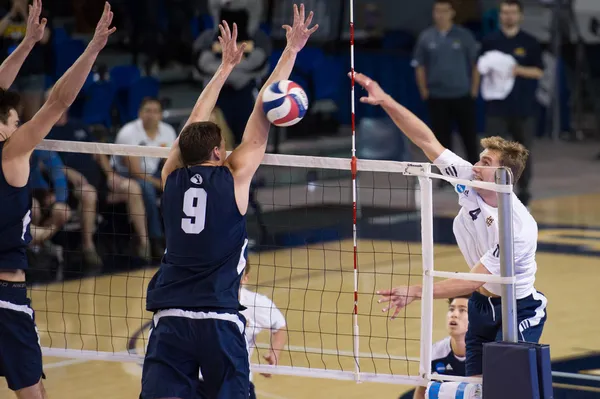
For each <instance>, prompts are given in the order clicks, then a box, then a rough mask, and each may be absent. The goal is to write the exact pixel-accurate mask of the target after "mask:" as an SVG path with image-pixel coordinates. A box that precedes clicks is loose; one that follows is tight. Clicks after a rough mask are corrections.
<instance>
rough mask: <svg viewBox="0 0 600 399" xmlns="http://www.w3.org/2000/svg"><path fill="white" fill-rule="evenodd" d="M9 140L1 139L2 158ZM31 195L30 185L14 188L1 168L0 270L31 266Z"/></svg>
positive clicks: (0, 156)
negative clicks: (29, 247)
mask: <svg viewBox="0 0 600 399" xmlns="http://www.w3.org/2000/svg"><path fill="white" fill-rule="evenodd" d="M5 143H6V142H5V141H2V142H0V159H2V150H3V149H4V144H5ZM30 223H31V194H30V192H29V187H28V185H25V187H13V186H11V185H10V184H8V182H7V181H6V178H5V177H4V170H3V169H2V168H1V167H0V270H9V269H22V270H25V269H27V253H26V249H27V245H28V244H29V243H30V242H31V234H30V232H29V224H30Z"/></svg>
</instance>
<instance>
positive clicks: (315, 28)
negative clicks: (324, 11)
mask: <svg viewBox="0 0 600 399" xmlns="http://www.w3.org/2000/svg"><path fill="white" fill-rule="evenodd" d="M317 29H319V24H316V25H315V26H313V27H312V28H310V30H309V31H308V33H309V34H310V35H312V34H313V33H315V32H316V31H317Z"/></svg>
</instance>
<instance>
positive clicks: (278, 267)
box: [31, 140, 514, 385]
mask: <svg viewBox="0 0 600 399" xmlns="http://www.w3.org/2000/svg"><path fill="white" fill-rule="evenodd" d="M38 151H41V152H49V151H52V152H54V153H56V154H58V155H59V156H61V157H64V156H65V154H71V155H73V154H77V155H80V156H82V157H87V158H88V159H89V160H93V161H94V162H96V160H97V158H98V156H97V155H98V154H103V155H106V156H109V157H111V158H114V159H118V157H125V156H135V157H144V159H148V158H152V157H154V158H159V159H160V158H163V159H164V158H166V157H167V155H168V152H169V149H168V148H159V147H140V146H128V145H116V144H104V143H82V142H63V141H53V140H46V141H44V142H43V143H42V144H41V145H40V146H39V147H38ZM85 164H86V165H92V164H93V163H85ZM94 167H96V166H94ZM357 170H358V175H357V177H356V194H357V196H356V197H357V200H358V201H357V209H356V216H357V217H356V221H354V220H353V206H354V202H353V195H352V190H353V185H352V176H351V162H350V159H344V158H330V157H312V156H294V155H273V154H267V155H265V157H264V160H263V163H262V165H261V167H260V168H259V170H258V172H257V174H256V178H255V181H254V183H253V186H252V188H251V192H252V193H251V196H250V206H249V211H248V233H249V238H250V254H249V259H248V264H249V265H250V272H249V275H248V279H249V280H248V283H247V284H246V285H245V287H246V288H247V289H249V290H250V291H254V292H257V293H259V294H261V295H264V296H266V297H267V298H269V299H270V300H271V301H272V302H273V304H274V306H276V307H277V308H278V309H279V310H280V311H281V313H282V315H283V316H284V318H285V322H286V323H285V324H286V327H285V334H286V345H285V347H284V348H283V350H282V352H281V354H280V356H279V365H277V366H271V365H269V364H267V363H266V362H265V360H264V358H263V356H264V355H265V354H267V351H268V350H269V348H270V334H269V327H268V326H266V327H265V328H264V329H265V330H266V331H265V332H263V333H261V334H259V335H258V336H257V339H256V342H253V343H252V346H253V347H255V349H254V353H253V356H252V361H251V367H252V370H253V372H254V373H270V374H287V375H298V376H305V377H315V378H330V379H340V380H354V381H372V382H385V383H396V384H403V385H426V384H427V382H428V381H430V380H431V379H444V380H460V381H462V380H465V381H467V380H468V381H470V382H476V380H473V379H460V378H446V377H443V376H436V374H435V373H434V371H435V370H432V369H431V361H432V353H431V352H432V351H431V347H432V343H433V342H434V341H435V340H437V339H440V338H443V337H444V336H447V334H448V333H447V325H446V323H445V322H444V320H445V315H446V311H447V303H444V302H443V301H434V300H433V291H432V287H433V281H434V278H438V277H445V278H448V277H450V278H462V279H484V280H485V281H488V282H492V283H496V284H502V285H504V286H506V287H508V289H507V290H505V291H506V293H508V295H511V294H510V292H511V291H510V289H511V287H512V286H511V284H512V283H513V279H512V278H511V277H510V276H507V277H494V276H473V275H471V274H469V273H461V272H466V271H468V269H467V268H466V267H465V262H464V259H463V258H462V256H461V254H460V252H459V251H458V249H457V247H456V244H455V243H454V242H453V239H452V238H451V236H452V218H451V217H450V218H448V217H446V218H441V219H440V220H438V218H436V219H435V221H434V201H433V198H434V195H433V194H434V189H433V185H432V181H433V180H437V179H443V180H446V181H448V182H449V183H452V184H454V185H455V186H456V187H455V190H456V191H459V192H460V190H464V189H465V187H467V189H472V188H473V187H479V188H483V189H487V190H491V191H496V192H497V193H498V195H499V197H501V198H502V201H501V203H500V205H501V207H500V211H499V213H498V219H499V220H498V221H497V222H498V223H499V226H500V230H501V231H500V233H501V237H502V236H505V237H512V236H511V232H510V229H511V228H512V223H510V222H509V221H508V219H510V217H511V216H510V215H511V213H510V207H511V204H510V200H509V199H508V198H510V193H511V192H512V186H511V185H509V184H505V183H506V182H505V181H502V182H499V184H494V183H485V182H481V181H469V180H461V179H458V178H455V177H444V176H441V175H440V174H438V173H437V172H438V170H437V167H434V166H432V165H430V164H428V163H405V162H389V161H374V160H358V163H357ZM79 172H80V173H81V174H82V175H86V173H85V171H79ZM498 174H499V175H500V173H498ZM456 175H457V176H459V175H460V174H458V173H457V174H456ZM78 187H79V189H81V186H78V185H72V184H71V189H70V190H71V192H70V193H69V195H74V196H75V197H76V198H81V197H82V195H77V194H76V193H74V191H76V190H77V189H78ZM132 187H133V186H132ZM113 189H114V187H108V189H106V187H105V190H104V191H106V190H108V193H107V192H104V193H103V190H102V189H100V188H97V191H96V192H97V195H98V196H99V197H100V196H102V195H104V196H107V197H109V196H110V195H111V193H110V191H111V190H113ZM128 195H129V196H136V195H137V196H140V195H142V194H141V192H140V191H139V190H133V189H132V191H131V192H129V194H128ZM444 196H446V197H448V196H451V197H452V198H451V199H450V200H449V201H451V203H452V205H451V206H449V208H448V209H449V210H448V214H447V216H448V215H450V213H452V212H454V214H455V212H456V210H457V209H458V208H457V206H456V193H449V192H448V191H445V192H442V193H441V197H444ZM436 201H437V197H436ZM442 201H443V198H442ZM109 202H111V201H107V200H106V199H104V200H103V199H100V198H99V199H98V200H97V201H96V203H97V205H96V208H95V212H96V213H97V214H96V215H95V216H94V217H93V220H94V221H95V231H94V236H93V239H94V243H95V245H96V248H97V251H98V253H99V254H100V255H101V258H102V260H103V265H102V266H101V267H100V268H99V269H98V270H96V271H95V272H94V273H89V271H88V272H86V269H85V266H84V265H83V261H82V258H83V257H82V256H81V251H82V250H81V237H80V236H81V227H82V226H81V223H80V222H81V221H82V220H84V219H85V215H83V214H82V212H83V211H82V207H81V206H80V205H81V204H80V203H78V201H73V204H72V205H70V207H71V213H70V215H71V216H70V220H69V222H68V223H67V224H66V225H65V227H64V228H63V230H64V231H62V232H61V233H60V234H62V236H59V235H56V236H54V237H53V238H52V239H51V241H52V246H53V247H60V249H61V250H60V251H58V252H60V253H61V254H62V255H61V256H60V257H59V258H60V259H59V260H58V261H57V265H55V266H47V265H46V266H44V267H45V269H44V270H43V271H42V272H43V273H44V275H43V276H44V277H40V278H38V279H34V281H35V282H34V284H33V285H32V286H31V298H32V307H33V308H34V310H35V314H36V323H37V326H38V329H39V334H40V340H41V345H42V347H43V353H44V355H45V356H51V357H65V358H80V359H89V360H104V361H117V362H136V363H141V362H142V361H143V357H144V353H145V348H146V344H147V341H148V335H149V331H148V328H149V323H150V320H151V314H150V313H149V312H147V311H146V310H145V296H146V288H147V285H148V282H149V281H150V279H151V278H152V276H153V274H154V273H155V271H156V269H157V267H158V262H157V261H156V260H155V261H154V262H152V261H150V262H148V261H145V260H144V259H141V258H140V256H139V254H138V253H136V252H135V250H131V246H132V245H133V246H135V241H136V238H135V235H136V234H137V233H136V228H135V226H133V225H134V223H133V219H134V218H135V216H138V217H139V216H140V215H131V209H130V208H128V206H129V205H131V201H129V202H128V201H127V198H121V202H118V201H114V202H111V203H110V204H108V205H107V203H109ZM159 202H160V195H159V196H158V197H157V199H156V203H155V204H154V205H156V206H157V207H158V206H159ZM69 203H71V202H70V201H69ZM436 208H437V205H436ZM507 215H508V216H507ZM144 216H147V215H144ZM208 217H211V215H207V218H208ZM215 217H218V216H216V215H215ZM507 217H508V219H507V220H504V218H507ZM88 219H89V218H88ZM69 225H70V227H67V226H69ZM505 228H507V229H508V230H509V231H505V230H504V229H505ZM353 229H356V234H355V235H354V234H353ZM434 236H435V237H436V242H435V243H434ZM354 237H356V243H355V242H354ZM447 237H449V238H447ZM143 238H144V237H141V238H139V239H137V241H140V242H143ZM501 240H502V239H501ZM130 244H131V245H130ZM501 245H502V251H501V252H500V253H499V256H500V257H501V260H502V261H503V262H504V263H506V264H507V265H508V263H507V254H511V253H512V252H511V251H512V241H511V239H508V240H504V242H502V241H501ZM505 248H506V250H505ZM434 254H435V256H436V258H434ZM436 259H439V261H438V260H436ZM434 260H435V262H434ZM434 264H435V266H436V267H434ZM32 269H33V272H34V273H37V272H39V270H36V267H35V265H33V267H32ZM438 269H439V270H438ZM509 269H510V268H508V269H507V270H509ZM415 284H420V285H422V286H423V292H424V295H423V299H422V300H421V301H417V302H415V303H413V304H411V305H409V306H408V307H406V308H405V309H403V310H402V311H401V313H400V314H399V316H398V317H397V318H396V319H395V320H390V316H391V311H390V312H387V313H384V312H382V305H381V304H378V303H377V299H378V297H377V295H376V294H375V293H376V291H378V290H382V289H390V288H392V287H395V286H401V285H415ZM512 292H513V294H512V295H513V300H514V291H512ZM505 302H507V303H509V305H510V301H505ZM261 303H264V302H261ZM260 306H264V305H261V304H258V302H257V303H256V307H257V308H260ZM269 306H273V305H269ZM274 312H275V310H274V309H272V308H271V309H268V311H267V312H266V314H267V315H273V314H274ZM263 313H264V312H263ZM263 319H264V317H263ZM263 323H267V324H268V323H269V320H268V317H267V320H266V321H264V320H263ZM508 324H510V323H508Z"/></svg>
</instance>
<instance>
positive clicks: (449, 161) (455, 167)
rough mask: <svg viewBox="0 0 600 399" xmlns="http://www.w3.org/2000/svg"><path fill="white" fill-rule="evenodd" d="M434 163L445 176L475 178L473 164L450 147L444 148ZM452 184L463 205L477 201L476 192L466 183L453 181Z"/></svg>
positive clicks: (465, 178)
mask: <svg viewBox="0 0 600 399" xmlns="http://www.w3.org/2000/svg"><path fill="white" fill-rule="evenodd" d="M433 163H434V164H435V166H437V167H438V169H439V170H440V172H441V173H442V175H444V176H448V177H454V178H456V179H461V180H472V179H473V165H472V164H471V163H470V162H467V161H465V160H464V159H462V158H461V157H459V156H458V155H456V154H455V153H453V152H452V151H450V150H448V149H446V150H444V152H442V154H441V155H440V156H439V157H438V158H437V159H436V160H435V161H433ZM452 185H453V186H454V189H455V191H456V193H457V194H458V203H459V204H460V205H461V206H466V205H472V204H473V202H474V201H475V202H476V201H477V199H476V193H475V192H474V191H473V190H471V188H470V187H469V186H467V185H466V184H455V183H452Z"/></svg>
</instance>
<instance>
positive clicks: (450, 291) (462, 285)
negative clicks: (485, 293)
mask: <svg viewBox="0 0 600 399" xmlns="http://www.w3.org/2000/svg"><path fill="white" fill-rule="evenodd" d="M483 284H484V283H482V282H479V281H469V280H455V279H448V280H444V281H438V282H437V283H435V284H433V299H447V298H454V297H457V296H462V295H469V294H472V293H473V292H474V291H476V290H477V289H478V288H479V287H481V286H482V285H483ZM419 297H420V296H419Z"/></svg>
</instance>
